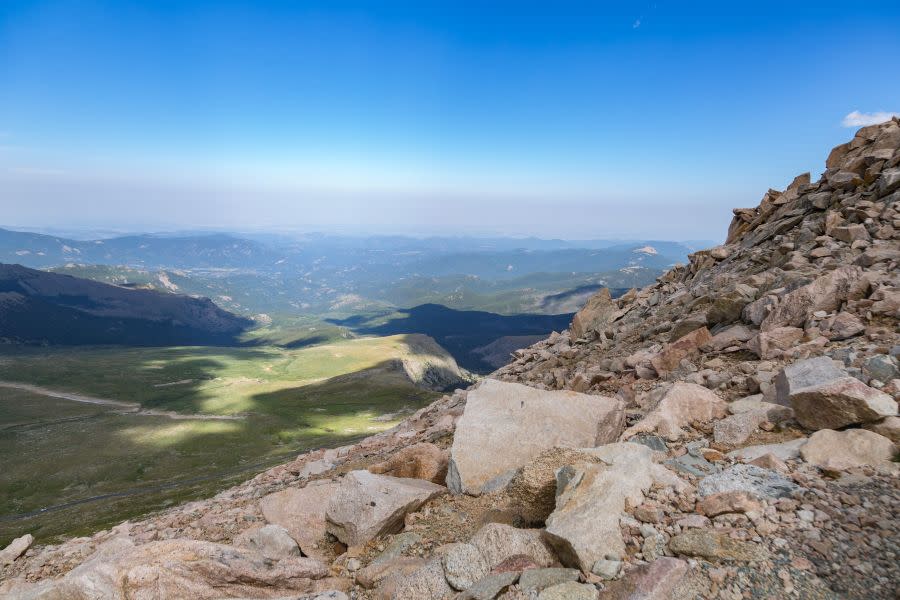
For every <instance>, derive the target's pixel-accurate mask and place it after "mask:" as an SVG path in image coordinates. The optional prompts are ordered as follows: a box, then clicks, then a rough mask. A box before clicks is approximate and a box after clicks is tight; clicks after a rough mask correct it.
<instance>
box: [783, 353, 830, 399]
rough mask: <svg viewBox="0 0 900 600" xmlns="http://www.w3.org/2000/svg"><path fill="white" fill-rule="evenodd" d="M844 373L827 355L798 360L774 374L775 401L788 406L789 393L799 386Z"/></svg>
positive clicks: (824, 380) (823, 381) (813, 383)
mask: <svg viewBox="0 0 900 600" xmlns="http://www.w3.org/2000/svg"><path fill="white" fill-rule="evenodd" d="M846 375H847V372H846V371H845V370H844V369H843V367H841V366H839V363H836V362H835V361H833V360H831V359H830V358H829V357H827V356H818V357H816V358H808V359H806V360H798V361H797V362H795V363H792V364H790V365H788V366H786V367H785V368H784V369H782V370H781V371H779V373H778V375H776V376H775V401H776V402H777V403H778V404H781V405H782V406H790V405H791V395H792V394H793V393H795V392H796V391H797V390H799V389H800V388H805V387H809V386H811V385H818V384H820V383H825V382H827V381H833V380H835V379H840V378H841V377H846Z"/></svg>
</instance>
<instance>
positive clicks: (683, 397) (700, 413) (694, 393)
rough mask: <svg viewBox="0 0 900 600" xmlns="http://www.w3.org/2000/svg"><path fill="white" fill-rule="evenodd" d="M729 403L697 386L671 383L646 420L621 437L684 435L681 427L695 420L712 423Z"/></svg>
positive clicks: (724, 413)
mask: <svg viewBox="0 0 900 600" xmlns="http://www.w3.org/2000/svg"><path fill="white" fill-rule="evenodd" d="M726 413H727V404H726V403H725V401H724V400H722V399H721V398H719V397H718V396H717V395H716V394H715V393H714V392H712V391H710V390H708V389H706V388H705V387H703V386H700V385H697V384H695V383H684V382H678V383H674V384H672V386H671V387H669V388H668V389H667V390H666V391H665V393H664V394H663V396H662V399H661V400H660V401H659V403H658V404H657V405H656V407H655V408H654V409H653V410H652V411H650V413H648V414H647V416H645V417H644V418H643V419H641V420H640V421H638V422H637V423H635V424H634V425H632V426H631V427H629V428H628V429H626V430H625V432H624V433H623V434H622V438H623V439H628V438H630V437H632V436H634V435H637V434H638V433H658V434H660V435H663V436H666V437H668V438H670V439H677V438H679V437H681V436H682V435H683V433H684V432H683V431H682V429H681V428H682V427H685V426H687V425H690V424H691V422H693V421H700V422H706V421H712V420H715V419H721V418H723V417H724V416H725V415H726Z"/></svg>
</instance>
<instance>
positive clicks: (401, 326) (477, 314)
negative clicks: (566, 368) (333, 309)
mask: <svg viewBox="0 0 900 600" xmlns="http://www.w3.org/2000/svg"><path fill="white" fill-rule="evenodd" d="M395 315H396V316H394V317H393V318H390V319H389V320H387V321H385V322H379V320H381V319H383V317H365V316H362V315H356V316H352V317H349V318H347V319H329V320H328V322H329V323H333V324H335V325H340V326H342V327H348V328H350V329H352V330H353V331H355V332H356V333H360V334H365V335H382V336H383V335H396V334H401V333H422V334H425V335H427V336H430V337H432V338H434V339H435V340H436V341H437V342H438V344H440V345H441V346H443V347H444V348H445V349H446V350H447V352H449V353H450V354H451V355H452V356H453V358H454V359H456V362H457V363H458V364H459V365H460V366H462V367H464V368H466V369H469V370H470V371H474V372H476V373H482V374H485V373H490V372H491V371H493V370H494V367H493V366H491V365H490V364H488V363H486V362H485V361H484V360H483V358H482V357H481V356H479V355H477V354H474V353H473V350H475V349H476V348H480V347H482V346H486V345H487V344H490V343H491V342H493V341H495V340H496V339H498V338H501V337H505V336H525V335H550V333H551V332H553V331H561V330H563V329H566V328H567V327H568V326H569V323H570V322H571V321H572V313H566V314H560V315H540V314H520V315H499V314H496V313H491V312H486V311H477V310H454V309H452V308H448V307H446V306H443V305H441V304H422V305H420V306H416V307H413V308H409V309H400V310H398V311H397V312H396V313H395Z"/></svg>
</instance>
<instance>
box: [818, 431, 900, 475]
mask: <svg viewBox="0 0 900 600" xmlns="http://www.w3.org/2000/svg"><path fill="white" fill-rule="evenodd" d="M895 454H896V446H895V445H894V442H892V441H891V440H889V439H888V438H886V437H884V436H883V435H878V434H877V433H875V432H874V431H868V430H866V429H849V430H847V431H832V430H830V429H822V430H820V431H817V432H815V433H814V434H812V435H811V436H809V441H807V442H806V444H804V445H803V447H801V448H800V455H801V456H802V457H803V460H805V461H806V462H808V463H809V464H811V465H815V466H817V467H821V468H823V469H828V470H830V471H843V470H845V469H850V468H853V467H862V466H878V465H890V464H891V461H892V460H893V459H894V456H895Z"/></svg>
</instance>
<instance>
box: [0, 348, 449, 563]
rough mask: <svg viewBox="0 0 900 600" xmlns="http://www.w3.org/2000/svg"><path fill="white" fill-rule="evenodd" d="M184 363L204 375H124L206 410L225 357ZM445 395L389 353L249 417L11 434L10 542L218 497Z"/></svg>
mask: <svg viewBox="0 0 900 600" xmlns="http://www.w3.org/2000/svg"><path fill="white" fill-rule="evenodd" d="M247 358H248V360H250V359H251V358H259V356H258V355H255V353H253V354H248V355H247ZM173 360H174V361H176V362H178V361H179V360H180V363H179V365H178V375H179V376H186V375H190V376H191V378H192V379H194V382H193V383H182V381H185V380H186V379H187V377H185V379H183V380H173V381H167V379H168V378H169V377H171V376H173V375H174V374H175V373H174V372H172V371H167V370H166V368H165V367H163V368H162V369H161V368H160V365H159V360H158V358H156V359H154V360H148V361H147V362H145V363H144V364H140V365H136V366H135V369H133V370H130V371H127V372H124V371H121V370H120V371H119V372H118V373H116V374H115V375H114V376H115V377H123V378H124V377H129V376H130V377H135V376H137V377H138V378H139V380H140V382H141V384H142V385H144V384H147V383H148V382H149V381H150V380H151V379H152V380H153V381H157V382H158V383H163V384H167V383H171V384H172V385H169V386H168V387H153V388H152V389H155V390H157V398H156V399H155V400H153V401H150V400H148V401H147V402H146V404H145V406H147V407H151V406H157V407H159V408H163V407H164V408H166V409H173V410H178V411H179V412H185V413H187V412H192V410H193V411H196V412H199V411H200V410H201V409H202V406H203V403H204V399H205V398H206V394H207V390H203V389H202V386H201V382H202V381H209V380H211V379H215V378H216V377H217V376H218V372H219V371H220V370H221V368H222V367H223V364H224V363H223V361H222V360H216V359H215V358H213V357H205V358H203V357H201V358H197V359H184V358H183V357H182V358H181V359H179V358H178V357H177V356H176V357H175V358H174V359H173ZM148 373H149V374H152V377H150V379H146V377H148V376H147V374H148ZM142 377H144V378H145V379H140V378H142ZM129 385H135V382H134V380H133V379H132V380H130V381H129ZM153 385H156V384H153ZM159 390H162V391H159ZM436 396H437V394H436V393H434V392H429V391H427V390H423V389H420V388H416V387H415V386H413V385H412V384H411V383H410V382H409V380H408V379H407V378H406V377H405V375H404V374H403V371H402V368H401V369H398V365H397V362H396V361H393V360H386V361H383V362H381V363H379V364H377V365H375V366H373V367H371V368H367V369H363V370H360V371H357V372H354V373H350V374H346V375H341V376H337V377H332V378H329V379H326V380H323V381H318V382H314V383H310V384H308V385H298V386H294V387H290V388H284V389H280V390H276V391H261V392H259V393H251V394H250V395H249V396H248V398H247V401H246V404H247V410H246V411H245V414H244V418H242V419H240V420H229V421H208V420H207V421H203V420H191V419H186V420H172V419H166V418H163V417H148V416H142V415H135V414H128V415H122V414H120V413H115V411H110V412H109V413H106V414H102V415H100V416H98V417H97V418H96V420H95V421H93V422H90V423H88V425H85V423H84V422H83V421H80V422H79V423H78V429H77V432H76V433H77V435H78V436H80V437H75V434H73V433H72V432H73V431H74V430H73V429H65V428H64V426H63V425H54V426H52V427H45V428H43V429H41V430H40V431H37V432H31V433H28V432H27V431H0V456H3V457H6V458H0V515H3V516H2V517H0V546H2V545H5V543H6V542H8V541H9V540H10V539H12V538H13V537H17V536H19V535H22V534H23V533H25V532H31V533H33V534H34V535H35V536H36V537H37V538H38V539H39V540H41V541H45V540H47V539H50V538H52V537H53V536H59V535H71V534H76V533H77V534H79V535H83V534H86V533H90V532H91V531H95V530H97V529H99V528H101V527H103V526H107V525H109V524H110V523H112V522H117V521H120V520H123V519H128V518H134V517H137V516H139V515H141V514H145V513H147V512H150V511H153V510H157V509H159V508H162V507H164V506H166V505H168V504H169V503H171V502H174V501H178V502H181V501H185V500H188V499H196V498H200V497H204V496H209V495H212V494H214V493H216V492H218V491H220V490H221V489H222V488H224V487H226V486H227V485H232V484H234V483H236V482H237V481H241V480H245V479H248V478H250V477H252V476H253V475H254V474H255V473H256V472H259V471H261V470H264V469H265V468H267V467H269V466H272V465H275V464H280V463H283V462H286V461H289V460H291V459H292V458H293V457H295V456H296V455H297V454H298V453H301V452H303V451H307V450H311V449H314V448H319V447H333V446H340V445H344V444H347V443H351V442H352V441H354V440H357V439H360V438H362V437H365V436H367V435H371V434H373V433H376V432H377V431H381V430H384V429H386V428H389V427H390V426H391V424H392V423H393V422H394V421H395V420H399V419H401V418H403V416H405V415H407V414H410V413H412V412H414V411H415V410H417V409H418V408H420V407H421V406H423V405H425V404H426V403H427V402H429V401H431V400H432V399H434V398H435V397H436ZM135 401H136V397H135ZM54 456H61V457H63V459H61V460H53V457H54ZM13 457H15V459H14V460H13ZM65 457H71V460H65ZM75 457H77V460H75ZM28 513H31V514H30V515H29V516H23V515H28Z"/></svg>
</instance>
